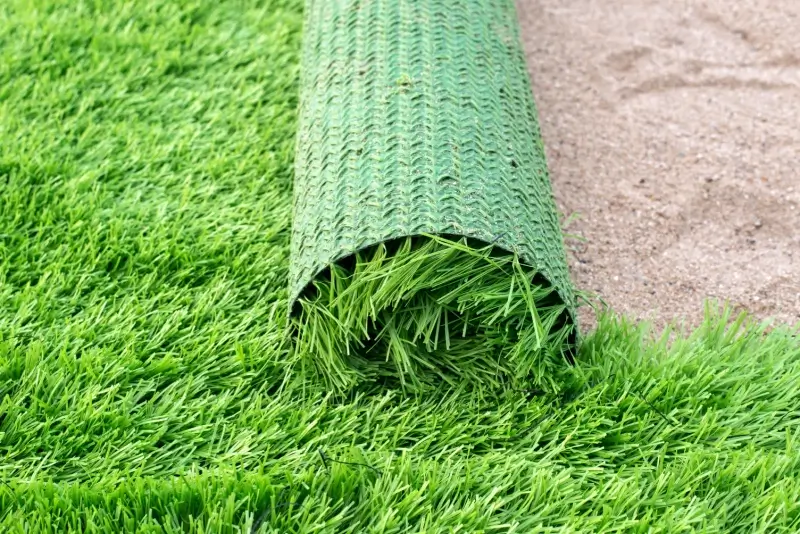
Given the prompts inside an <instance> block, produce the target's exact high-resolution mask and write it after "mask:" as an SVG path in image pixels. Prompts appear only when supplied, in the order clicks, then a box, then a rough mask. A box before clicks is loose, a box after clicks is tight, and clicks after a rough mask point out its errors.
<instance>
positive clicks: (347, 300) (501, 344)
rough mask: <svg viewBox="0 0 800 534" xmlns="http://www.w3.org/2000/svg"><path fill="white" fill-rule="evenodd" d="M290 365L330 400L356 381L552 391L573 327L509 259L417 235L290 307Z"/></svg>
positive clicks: (335, 271)
mask: <svg viewBox="0 0 800 534" xmlns="http://www.w3.org/2000/svg"><path fill="white" fill-rule="evenodd" d="M292 325H293V327H294V329H295V335H296V344H295V349H296V352H295V354H296V361H297V363H298V364H299V366H300V368H301V369H302V370H303V372H302V374H303V375H304V376H309V375H312V376H315V377H317V378H319V379H321V380H322V381H324V383H325V384H326V386H327V387H328V388H329V389H330V390H332V391H334V392H338V393H345V392H347V391H349V390H351V389H352V388H353V387H355V386H356V385H358V384H360V383H364V382H373V383H374V382H380V383H384V384H386V385H387V386H393V387H400V388H401V389H403V390H404V391H407V392H423V391H426V390H430V389H432V388H436V387H439V386H440V385H442V384H447V385H453V386H456V385H458V386H463V385H465V384H467V385H469V386H471V387H481V388H483V387H490V388H496V387H498V386H502V385H519V384H523V383H524V384H525V385H526V386H527V387H532V386H534V387H537V388H544V389H554V388H556V385H555V383H554V382H553V377H554V376H555V375H556V374H557V373H556V372H555V371H556V370H557V368H558V367H560V366H563V365H564V362H565V360H566V361H571V352H572V349H573V348H574V345H575V343H576V329H575V325H574V322H573V321H572V316H571V314H570V310H569V308H568V307H567V306H566V305H565V304H564V303H563V301H562V300H561V298H560V297H559V295H558V293H557V292H556V291H555V289H554V287H553V286H552V285H551V284H550V283H549V282H548V281H547V280H546V279H545V278H544V277H542V276H541V275H539V273H537V272H536V270H535V269H532V268H531V267H530V266H528V265H525V264H523V263H522V262H520V259H519V257H518V256H517V255H515V254H511V253H508V252H506V251H502V250H499V249H498V248H497V247H494V246H492V245H485V244H484V245H482V246H481V245H480V244H475V243H468V242H467V240H466V239H465V238H461V239H450V238H446V237H441V236H433V235H425V236H419V237H414V238H410V237H406V238H402V239H398V240H395V241H394V242H390V243H381V244H379V245H376V246H373V247H370V248H368V249H365V250H363V251H361V252H358V253H356V254H354V255H352V256H350V257H349V258H347V260H346V261H343V262H339V263H338V264H335V265H333V266H331V267H330V268H329V269H328V270H327V271H326V272H325V273H324V275H322V276H318V277H317V278H316V279H315V280H314V282H313V283H312V285H311V286H309V288H308V291H307V292H306V293H305V294H304V295H303V296H301V297H300V298H299V299H298V301H297V306H296V311H295V313H294V314H293V318H292Z"/></svg>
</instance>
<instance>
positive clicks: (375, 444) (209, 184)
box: [0, 0, 800, 533]
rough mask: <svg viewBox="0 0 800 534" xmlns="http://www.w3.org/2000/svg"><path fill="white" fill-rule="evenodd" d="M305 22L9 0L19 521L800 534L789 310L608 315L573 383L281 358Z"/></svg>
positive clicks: (228, 7)
mask: <svg viewBox="0 0 800 534" xmlns="http://www.w3.org/2000/svg"><path fill="white" fill-rule="evenodd" d="M301 25H302V14H301V6H300V3H299V2H290V1H286V2H278V1H267V2H255V1H253V2H246V1H236V2H225V1H218V2H199V1H195V2H188V1H187V2H155V1H140V2H104V1H96V2H73V1H69V2H68V1H55V0H47V1H45V0H37V1H35V2H28V1H26V0H11V1H8V2H3V3H2V4H0V399H1V400H0V482H1V483H0V531H4V532H6V531H7V532H40V531H41V532H64V531H67V530H69V529H72V530H73V531H81V532H118V531H121V530H128V531H132V530H134V529H137V531H138V532H176V531H189V532H241V531H244V532H248V531H250V530H251V529H253V527H254V526H255V527H256V528H255V530H256V531H259V532H274V533H279V532H280V533H283V532H304V533H311V532H314V533H318V532H326V533H334V532H337V533H338V532H353V533H357V532H525V533H527V532H591V531H597V532H620V531H630V532H690V531H698V532H797V531H798V530H800V481H799V480H798V475H800V456H798V452H797V451H798V446H800V425H798V419H800V342H798V340H797V338H796V337H794V336H793V335H792V333H791V332H790V331H789V330H788V329H777V330H773V331H769V332H767V331H765V330H764V328H762V327H758V326H753V325H750V326H742V327H741V328H737V326H736V325H734V326H733V327H731V328H729V329H727V330H726V329H725V325H726V324H728V323H730V317H728V316H725V315H721V316H720V315H715V314H713V313H709V316H708V319H707V321H706V323H705V325H703V326H702V327H701V328H700V329H699V330H697V331H696V332H694V333H693V334H691V335H684V334H681V333H679V334H676V335H672V336H667V335H665V336H663V337H660V338H658V337H657V339H653V337H652V336H651V335H650V333H648V332H647V330H646V329H645V327H644V326H641V325H638V326H637V325H631V324H628V323H625V322H624V321H619V320H616V319H614V318H612V317H605V318H603V319H602V321H601V324H600V326H599V328H598V330H597V331H596V332H595V333H594V334H592V335H591V336H589V337H588V339H586V340H585V342H584V344H583V346H582V349H581V352H580V354H579V355H578V362H579V364H578V365H577V366H576V367H575V368H569V367H564V368H562V369H561V370H560V371H558V372H557V373H556V375H555V376H554V379H553V380H554V381H556V383H558V384H559V386H560V392H559V393H553V392H551V391H549V390H548V391H541V390H539V389H536V388H533V389H526V388H516V389H511V388H502V387H489V386H486V387H479V386H475V385H474V384H467V385H463V386H459V385H458V384H456V386H455V387H454V386H451V385H447V384H443V385H442V386H441V387H439V388H438V389H436V388H435V389H434V390H432V391H428V392H426V393H425V394H424V395H410V394H407V393H403V392H402V391H401V390H399V389H392V388H389V387H386V386H378V385H377V384H373V385H371V386H365V387H362V388H360V389H356V390H354V391H352V392H351V393H350V394H349V395H348V396H346V397H341V396H334V395H332V394H331V393H330V392H329V391H328V390H327V389H326V388H325V387H324V386H323V385H322V384H321V383H317V382H314V381H301V380H299V379H298V378H297V377H298V375H297V374H295V373H291V372H287V367H286V362H287V361H289V360H290V356H289V353H290V347H289V344H288V343H286V339H285V331H286V330H285V328H286V324H285V323H286V321H285V317H286V308H285V302H286V298H287V292H286V285H287V284H286V282H287V277H288V271H287V269H288V245H289V243H288V239H289V233H288V229H289V224H290V202H291V199H290V196H291V195H290V190H291V179H292V174H291V167H292V160H293V138H294V134H295V108H296V90H297V74H298V67H297V59H298V51H299V39H300V30H301ZM342 462H349V463H342Z"/></svg>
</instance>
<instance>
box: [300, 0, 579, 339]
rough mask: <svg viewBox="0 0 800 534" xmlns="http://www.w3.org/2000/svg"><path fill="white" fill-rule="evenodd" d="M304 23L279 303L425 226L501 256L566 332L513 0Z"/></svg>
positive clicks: (315, 5)
mask: <svg viewBox="0 0 800 534" xmlns="http://www.w3.org/2000/svg"><path fill="white" fill-rule="evenodd" d="M305 17H306V18H305V30H304V31H305V34H304V44H303V47H304V50H303V58H302V73H301V80H302V81H301V94H300V118H299V121H300V122H299V131H298V136H297V149H296V150H297V152H296V167H295V172H296V175H295V182H294V221H293V229H292V244H291V246H292V257H291V270H290V296H289V298H290V308H291V309H293V310H295V313H298V314H300V313H302V309H301V308H302V306H300V305H298V299H300V300H301V301H302V299H301V297H303V298H314V297H313V295H314V282H315V281H317V280H320V279H325V278H326V277H328V276H329V274H330V269H329V267H330V266H331V265H334V264H337V263H339V264H342V262H343V261H344V262H347V261H349V262H351V263H352V262H353V261H354V260H353V255H354V253H356V252H357V251H368V250H369V249H370V248H371V247H375V246H376V245H379V244H381V243H387V242H389V243H392V242H397V240H398V239H399V238H404V237H407V236H421V235H438V236H447V237H448V238H450V239H454V240H456V241H457V240H458V238H462V237H463V238H468V241H465V242H466V243H468V244H469V246H471V247H474V248H477V249H480V248H481V247H482V246H484V245H494V246H495V247H496V248H499V249H502V250H505V251H508V252H510V253H512V254H514V255H515V257H517V258H518V261H519V263H520V264H521V265H525V266H526V268H527V269H530V270H531V271H532V272H535V273H538V278H536V279H539V280H544V281H546V283H548V284H550V285H551V286H552V288H553V289H554V291H555V293H554V295H557V297H558V300H560V302H561V303H562V304H563V305H564V306H563V311H564V320H563V321H562V322H566V323H569V324H571V325H574V321H575V297H574V294H573V289H572V286H571V283H570V280H569V274H568V272H567V266H566V259H565V254H564V247H563V240H562V235H561V230H560V227H559V221H558V217H557V213H556V209H555V204H554V202H553V198H552V192H551V186H550V182H549V178H548V173H547V167H546V164H545V157H544V151H543V146H542V141H541V137H540V132H539V127H538V123H537V117H536V108H535V105H534V102H533V98H532V94H531V89H530V83H529V79H528V74H527V70H526V65H525V60H524V55H523V52H522V49H521V45H520V41H519V36H518V24H517V20H516V12H515V8H514V5H513V2H512V1H511V0H308V1H307V2H306V11H305ZM401 248H402V247H401ZM531 279H532V280H533V278H531ZM365 298H368V296H366V297H365ZM301 327H302V326H301ZM569 337H570V338H574V333H573V334H571V335H570V336H569Z"/></svg>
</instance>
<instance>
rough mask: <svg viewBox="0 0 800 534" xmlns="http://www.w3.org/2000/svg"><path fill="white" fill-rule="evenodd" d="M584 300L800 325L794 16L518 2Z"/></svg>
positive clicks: (757, 10)
mask: <svg viewBox="0 0 800 534" xmlns="http://www.w3.org/2000/svg"><path fill="white" fill-rule="evenodd" d="M517 7H518V11H519V15H520V22H521V24H522V29H523V36H524V42H525V47H526V54H527V58H528V64H529V70H530V73H531V79H532V82H533V89H534V93H535V96H536V101H537V105H538V107H539V114H540V118H541V122H542V131H543V135H544V139H545V145H546V147H547V156H548V162H549V165H550V169H551V173H552V174H551V176H552V180H553V187H554V190H555V195H556V200H557V202H558V205H559V208H560V209H561V210H562V211H563V212H564V213H565V214H573V213H576V214H578V216H579V219H578V220H576V221H575V222H573V223H572V224H570V225H569V227H568V232H570V233H572V234H576V235H578V236H581V237H582V238H583V239H584V241H578V240H576V239H569V240H568V249H569V250H568V253H569V256H570V267H571V272H572V275H573V279H574V280H575V283H576V285H577V286H578V287H579V288H580V289H583V290H586V291H589V292H591V293H594V294H597V295H599V296H600V297H602V298H603V299H604V300H605V301H606V302H607V303H608V304H609V305H610V306H611V307H612V308H613V309H615V310H617V311H619V312H622V313H625V314H627V315H630V316H632V317H635V318H639V319H642V318H647V319H652V320H654V322H655V323H656V324H657V325H658V326H663V325H664V324H665V323H666V322H670V321H679V322H680V321H683V322H685V323H688V324H689V325H691V324H696V323H697V322H698V321H699V319H700V318H701V317H702V314H703V303H704V301H706V299H714V300H717V301H720V302H721V301H727V302H729V303H730V304H731V305H732V306H734V307H735V308H736V309H738V310H747V311H749V312H750V313H752V314H753V315H754V316H755V317H756V318H759V319H764V318H769V317H773V318H775V319H777V320H778V321H780V322H785V323H790V324H795V323H796V322H798V321H800V2H798V1H797V0H738V1H737V2H729V1H727V0H707V1H700V0H692V1H675V2H669V1H665V0H617V1H613V2H612V1H606V0H519V1H518V5H517Z"/></svg>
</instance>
